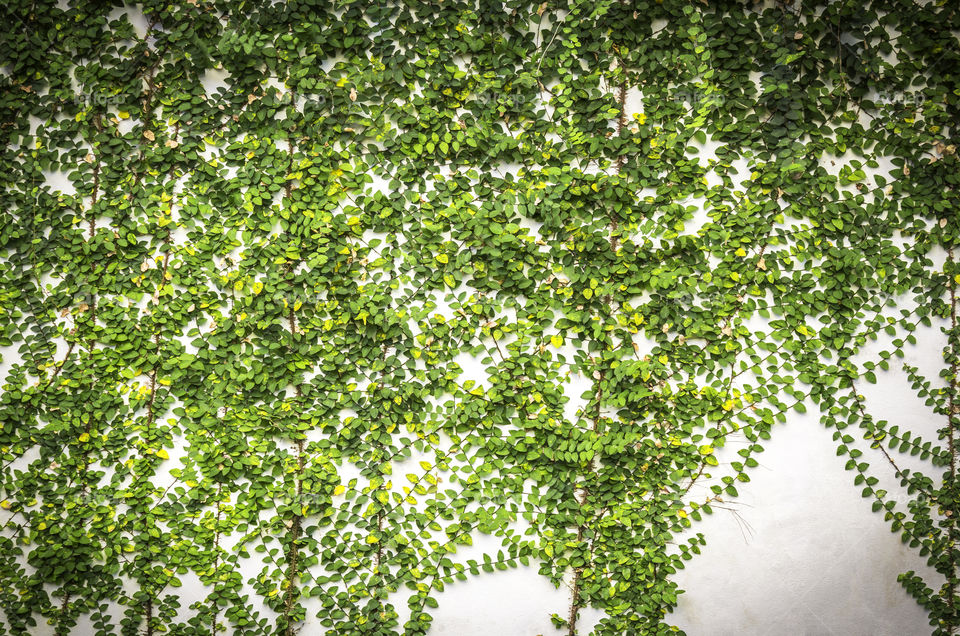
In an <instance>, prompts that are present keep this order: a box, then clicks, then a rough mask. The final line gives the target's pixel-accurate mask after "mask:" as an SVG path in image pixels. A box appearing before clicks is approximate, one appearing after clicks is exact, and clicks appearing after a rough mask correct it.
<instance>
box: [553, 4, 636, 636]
mask: <svg viewBox="0 0 960 636" xmlns="http://www.w3.org/2000/svg"><path fill="white" fill-rule="evenodd" d="M620 4H625V0H621V2H620ZM617 63H618V66H619V68H620V70H621V71H623V69H624V65H623V60H622V59H620V58H619V57H618V58H617ZM617 102H618V104H619V108H620V113H619V114H618V115H617V133H616V134H617V136H618V137H619V136H620V134H621V133H622V132H623V129H624V128H625V127H626V125H627V80H626V77H625V76H624V78H623V79H622V80H621V82H620V86H619V87H618V90H617ZM624 163H626V157H625V156H624V155H623V153H618V154H617V158H616V160H615V161H614V168H615V172H616V174H617V175H619V174H620V173H621V172H622V171H623V166H624ZM617 229H618V223H617V218H616V216H615V215H614V214H611V216H610V237H609V240H610V251H611V252H612V253H613V254H614V256H616V253H617V249H618V241H617ZM604 304H605V305H607V306H608V307H609V306H610V304H611V299H610V296H606V297H605V298H604ZM603 377H604V376H603V372H602V371H600V372H599V377H598V378H597V388H596V391H595V399H596V402H597V413H596V416H595V417H594V420H593V432H594V434H597V433H598V432H599V430H600V418H601V404H602V401H603ZM599 461H600V460H599V457H597V456H595V457H594V458H593V459H591V460H590V465H589V466H588V467H587V469H586V471H587V474H588V475H589V474H593V473H595V472H596V466H597V464H598V463H599ZM580 492H581V497H580V500H579V503H580V507H581V508H583V507H584V506H585V505H586V503H587V498H588V497H589V494H590V493H589V491H588V490H587V488H586V487H583V488H582V489H581V490H580ZM585 530H586V528H585V527H584V524H583V523H580V524H578V525H577V545H580V544H581V543H583V537H584V533H585ZM590 552H591V558H592V552H593V544H592V542H591V548H590ZM582 577H583V568H582V567H579V568H574V570H573V581H572V583H571V588H572V591H571V595H570V613H569V616H568V617H567V628H568V630H567V636H575V635H576V633H577V617H578V616H579V614H580V610H581V609H582V604H583V599H582V598H581V591H580V587H581V582H582V581H581V579H582Z"/></svg>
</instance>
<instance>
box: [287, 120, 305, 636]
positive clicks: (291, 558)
mask: <svg viewBox="0 0 960 636" xmlns="http://www.w3.org/2000/svg"><path fill="white" fill-rule="evenodd" d="M288 144H289V151H290V165H289V166H288V168H287V173H288V174H289V173H290V172H291V171H292V169H293V154H294V145H293V139H292V138H291V139H290V140H289V141H288ZM292 193H293V184H292V183H291V182H290V181H289V180H288V181H287V183H286V184H285V185H284V194H285V195H286V199H287V200H288V201H289V199H290V197H291V195H292ZM290 271H291V273H292V271H293V267H292V266H291V268H290ZM287 321H288V323H289V326H290V338H291V341H292V340H294V339H295V338H296V336H297V317H296V315H295V314H294V310H293V305H291V306H290V312H289V313H288V314H287ZM294 389H295V390H296V395H297V401H298V402H299V400H300V398H302V397H303V392H302V390H301V389H300V385H299V384H298V385H296V386H295V387H294ZM298 435H299V433H298ZM296 452H297V478H296V491H297V497H296V501H297V503H298V505H302V504H301V495H302V494H303V438H302V437H298V439H297V443H296ZM302 524H303V517H302V516H301V515H300V514H299V513H298V514H296V515H294V517H293V521H292V523H291V525H290V545H289V546H288V547H287V554H286V558H287V573H286V577H285V580H286V583H287V591H286V595H285V598H284V604H283V626H284V633H285V634H286V635H287V636H293V634H294V633H295V632H294V629H293V625H292V624H291V622H290V614H291V613H292V612H293V604H294V602H295V601H296V587H295V585H294V580H295V579H296V578H297V574H298V569H297V568H298V559H299V556H300V551H299V550H298V548H297V541H299V540H300V531H301V526H302Z"/></svg>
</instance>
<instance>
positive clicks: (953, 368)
mask: <svg viewBox="0 0 960 636" xmlns="http://www.w3.org/2000/svg"><path fill="white" fill-rule="evenodd" d="M947 261H948V262H949V263H950V264H951V265H953V262H954V260H953V248H952V247H950V248H948V249H947ZM950 270H951V271H950V274H951V275H948V277H947V279H948V281H949V283H948V285H949V289H950V343H951V344H955V343H956V339H957V291H956V285H955V284H954V282H953V276H952V274H953V271H952V270H953V268H952V267H951V268H950ZM948 346H950V345H949V344H948ZM958 353H960V352H958V351H953V352H952V355H951V362H950V390H949V391H948V392H947V446H948V449H949V452H950V489H951V490H953V491H954V492H955V491H956V480H957V449H956V446H955V439H954V426H955V425H956V423H955V421H954V420H955V418H956V415H957V406H956V403H955V401H956V398H955V395H956V392H957V355H958ZM955 499H956V498H955V497H950V502H951V504H952V503H954V501H955ZM950 522H951V525H950V532H949V534H950V547H949V553H948V554H949V559H950V574H949V575H948V576H947V607H949V608H950V625H949V626H948V628H947V629H948V631H947V633H948V634H953V633H954V629H955V627H956V624H955V623H956V619H955V613H954V612H955V608H954V600H953V597H954V592H955V590H954V587H955V586H954V584H953V579H954V577H955V576H956V572H957V562H956V542H955V540H954V538H953V534H954V531H955V530H956V523H957V521H956V517H955V516H954V515H951V518H950Z"/></svg>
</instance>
